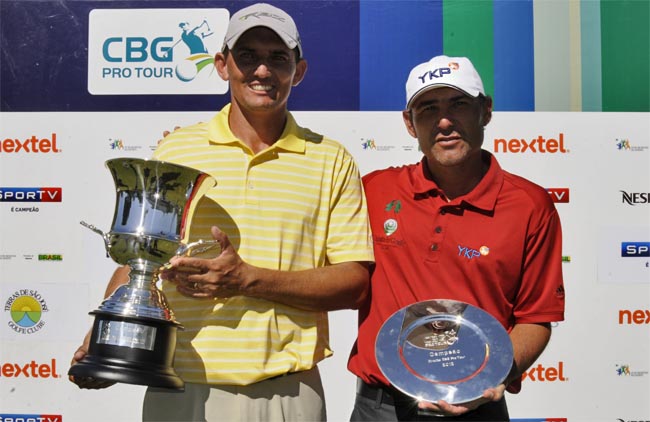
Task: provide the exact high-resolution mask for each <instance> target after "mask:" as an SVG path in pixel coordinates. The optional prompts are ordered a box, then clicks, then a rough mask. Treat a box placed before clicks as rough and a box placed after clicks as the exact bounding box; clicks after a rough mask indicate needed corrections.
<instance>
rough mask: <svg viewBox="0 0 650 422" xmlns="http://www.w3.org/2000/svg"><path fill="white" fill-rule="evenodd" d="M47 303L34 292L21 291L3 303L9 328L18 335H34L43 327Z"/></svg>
mask: <svg viewBox="0 0 650 422" xmlns="http://www.w3.org/2000/svg"><path fill="white" fill-rule="evenodd" d="M48 310H49V309H48V308H47V303H46V302H45V300H44V299H43V297H42V296H41V294H40V293H38V291H36V290H29V289H21V290H18V291H16V292H15V293H14V294H13V295H11V296H10V297H9V299H7V301H6V302H5V312H7V311H8V312H9V313H10V315H11V320H10V321H9V322H8V324H9V327H10V328H11V329H12V330H14V331H15V332H17V333H19V334H34V333H36V332H38V331H40V330H41V329H42V328H43V327H44V326H45V321H44V320H43V318H42V317H43V312H48Z"/></svg>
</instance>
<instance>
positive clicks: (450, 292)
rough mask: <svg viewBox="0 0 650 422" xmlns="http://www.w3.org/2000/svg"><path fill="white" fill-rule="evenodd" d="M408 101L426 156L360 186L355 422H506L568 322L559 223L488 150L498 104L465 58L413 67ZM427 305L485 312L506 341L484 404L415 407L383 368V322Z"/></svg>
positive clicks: (407, 116) (542, 195)
mask: <svg viewBox="0 0 650 422" xmlns="http://www.w3.org/2000/svg"><path fill="white" fill-rule="evenodd" d="M406 98H407V105H406V110H405V111H403V119H404V123H405V125H406V129H407V131H408V133H409V134H410V135H411V136H413V137H414V138H417V140H418V143H419V145H420V148H421V150H422V152H423V153H424V157H423V158H422V160H421V161H420V162H419V163H417V164H412V165H406V166H402V167H397V168H395V167H391V168H388V169H384V170H379V171H375V172H372V173H370V174H368V175H366V176H365V177H364V187H365V190H366V196H367V200H368V210H369V213H370V223H371V228H372V233H373V240H374V248H375V261H376V267H375V268H374V271H373V274H372V279H371V296H370V298H369V299H368V300H367V301H366V304H365V305H364V306H363V307H362V308H361V310H360V313H359V334H358V339H357V342H356V343H355V345H354V347H353V350H352V353H351V356H350V360H349V363H348V368H349V370H350V371H352V372H353V373H354V374H356V375H357V376H358V389H357V396H356V401H355V407H354V411H353V413H352V416H351V420H353V421H357V420H366V421H379V420H382V421H383V420H427V419H431V420H454V421H456V420H460V421H469V420H471V421H508V420H509V416H508V410H507V406H506V403H505V398H504V391H505V390H506V388H507V389H508V391H510V392H518V391H519V389H520V387H521V376H522V373H523V372H524V371H525V370H526V369H527V368H529V367H530V366H531V365H532V364H533V362H535V360H536V359H537V358H538V357H539V356H540V354H541V353H542V351H543V350H544V348H545V347H546V345H547V344H548V341H549V339H550V335H551V325H550V323H551V322H553V321H561V320H563V319H564V287H563V280H562V268H561V265H562V259H561V249H562V234H561V227H560V219H559V216H558V213H557V210H556V209H555V207H554V205H553V203H552V201H551V199H550V198H549V195H548V193H547V192H546V190H545V189H543V188H542V187H540V186H538V185H536V184H534V183H532V182H530V181H528V180H526V179H524V178H522V177H519V176H516V175H513V174H510V173H508V172H506V171H504V170H502V169H501V167H500V166H499V164H498V162H497V160H496V158H495V157H494V156H493V155H492V154H490V153H489V152H487V151H485V150H483V149H482V144H483V136H484V135H483V131H484V127H485V126H486V125H487V124H488V123H489V122H490V119H491V117H492V99H491V98H490V97H489V96H486V95H485V92H484V89H483V83H482V81H481V78H480V76H479V75H478V73H477V72H476V70H475V69H474V66H473V65H472V63H471V62H470V61H469V60H468V59H467V58H464V57H447V56H437V57H434V58H432V59H431V60H430V61H428V62H426V63H422V64H420V65H418V66H416V67H415V68H414V69H413V70H412V71H411V73H410V75H409V78H408V81H407V83H406ZM431 299H452V300H456V301H462V302H465V303H469V304H470V305H473V306H476V307H479V308H481V309H483V310H485V311H487V312H488V313H490V314H491V315H492V316H494V317H495V318H496V319H497V320H498V321H499V322H500V323H501V324H502V325H503V327H504V328H505V329H506V330H507V332H508V333H509V336H510V339H511V341H512V344H513V357H514V359H513V364H512V368H511V371H510V374H509V375H508V376H507V378H506V380H504V381H503V383H502V384H500V385H495V386H493V387H492V388H488V389H486V390H485V392H484V393H483V396H482V397H481V398H479V399H477V400H474V401H471V402H469V403H461V404H453V405H452V404H450V403H447V402H445V401H443V400H439V401H438V402H435V403H430V402H422V401H420V402H417V401H416V400H415V399H412V398H410V397H408V396H406V395H405V394H403V393H401V392H399V391H398V390H397V389H396V388H394V387H393V386H391V384H390V382H389V381H388V379H387V378H386V377H385V376H384V375H383V373H382V371H381V370H380V368H379V366H378V364H377V360H376V358H375V340H376V338H377V335H378V332H379V330H380V328H381V326H382V324H383V323H384V322H385V321H386V320H387V319H388V318H390V316H391V315H392V314H393V313H395V312H396V311H398V310H400V309H401V308H403V307H405V306H408V305H411V304H413V303H416V302H420V301H424V300H431ZM405 370H406V369H405ZM428 414H429V415H430V414H435V415H436V416H427V415H428ZM441 416H442V417H441Z"/></svg>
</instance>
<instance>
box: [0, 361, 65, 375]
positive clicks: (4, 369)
mask: <svg viewBox="0 0 650 422" xmlns="http://www.w3.org/2000/svg"><path fill="white" fill-rule="evenodd" d="M60 376H61V375H59V374H58V373H57V371H56V359H52V360H51V361H50V362H48V363H41V364H38V363H36V361H31V362H29V363H26V364H24V365H21V364H18V363H9V362H6V363H0V377H4V378H18V377H25V378H59V377H60Z"/></svg>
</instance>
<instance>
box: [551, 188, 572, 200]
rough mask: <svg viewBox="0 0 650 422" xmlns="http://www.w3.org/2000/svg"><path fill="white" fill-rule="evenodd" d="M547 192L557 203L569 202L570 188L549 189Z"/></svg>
mask: <svg viewBox="0 0 650 422" xmlns="http://www.w3.org/2000/svg"><path fill="white" fill-rule="evenodd" d="M546 191H547V192H548V194H549V195H550V196H551V199H552V200H553V202H555V203H568V202H569V188H547V189H546Z"/></svg>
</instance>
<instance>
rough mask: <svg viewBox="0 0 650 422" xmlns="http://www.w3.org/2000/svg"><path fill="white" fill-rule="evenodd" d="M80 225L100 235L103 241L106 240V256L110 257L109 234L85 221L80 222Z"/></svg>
mask: <svg viewBox="0 0 650 422" xmlns="http://www.w3.org/2000/svg"><path fill="white" fill-rule="evenodd" d="M79 224H81V225H82V226H84V227H85V228H87V229H90V230H92V231H94V232H95V233H97V234H98V235H100V236H101V237H102V239H104V248H106V256H107V257H108V256H109V252H108V250H109V245H108V233H104V232H103V231H101V230H99V229H98V228H97V227H95V226H93V225H92V224H88V223H86V222H85V221H80V222H79Z"/></svg>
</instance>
